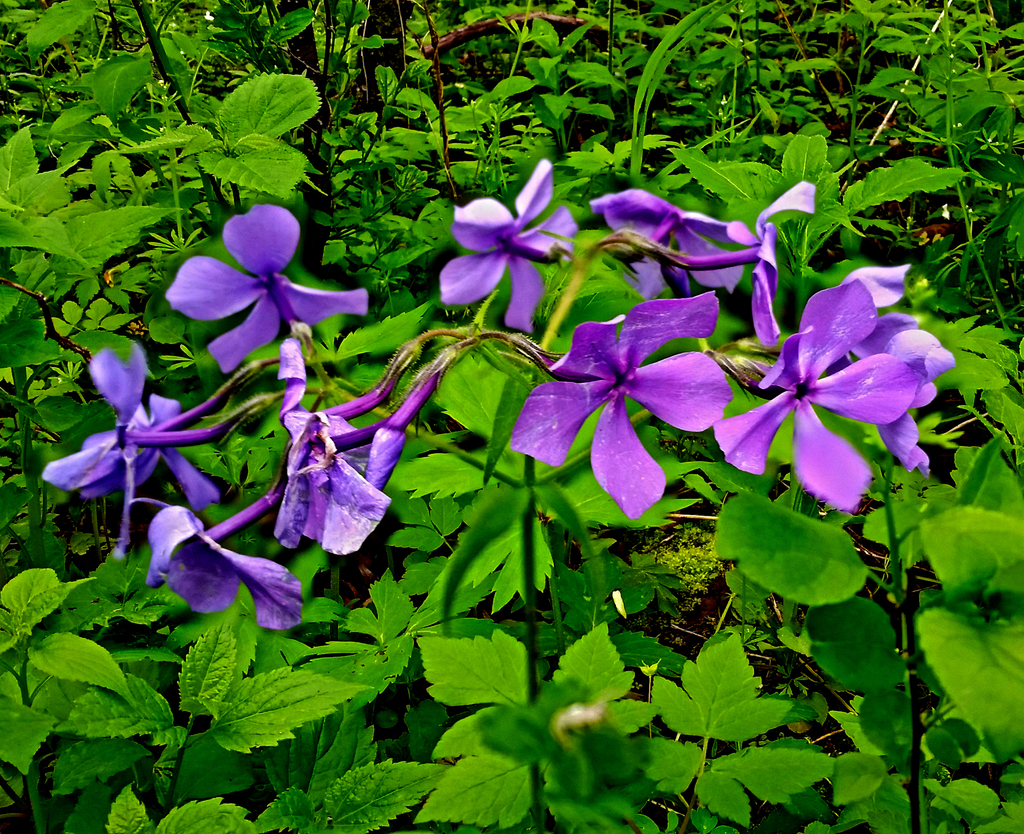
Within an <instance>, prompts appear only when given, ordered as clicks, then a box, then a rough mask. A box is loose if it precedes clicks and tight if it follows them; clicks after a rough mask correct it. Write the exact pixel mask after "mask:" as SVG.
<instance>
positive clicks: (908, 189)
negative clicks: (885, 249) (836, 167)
mask: <svg viewBox="0 0 1024 834" xmlns="http://www.w3.org/2000/svg"><path fill="white" fill-rule="evenodd" d="M963 176H964V172H963V171H961V170H960V169H959V168H936V167H935V166H933V165H932V164H931V163H930V162H927V161H926V160H924V159H921V158H920V157H916V156H915V157H910V158H909V159H900V160H898V161H896V162H894V163H893V164H892V165H890V166H889V167H887V168H876V169H875V170H874V171H871V172H870V173H869V174H868V175H867V176H866V177H864V179H863V180H861V181H860V182H855V183H853V184H851V185H850V187H849V188H848V189H846V195H845V196H844V198H843V206H844V208H846V209H848V210H849V212H850V213H851V214H854V213H856V212H859V211H863V210H864V209H866V208H870V207H871V206H877V205H878V204H879V203H885V202H888V201H890V200H895V201H897V202H899V201H901V200H905V199H907V197H909V196H910V195H911V194H916V193H917V192H919V191H924V192H925V193H927V194H934V193H935V192H936V191H945V190H946V189H947V188H952V187H953V186H955V185H956V184H957V183H958V182H959V181H960V180H961V179H963Z"/></svg>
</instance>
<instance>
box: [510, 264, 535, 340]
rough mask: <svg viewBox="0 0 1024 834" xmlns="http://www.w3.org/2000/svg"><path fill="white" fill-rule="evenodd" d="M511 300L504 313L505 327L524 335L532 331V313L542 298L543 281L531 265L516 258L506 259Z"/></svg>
mask: <svg viewBox="0 0 1024 834" xmlns="http://www.w3.org/2000/svg"><path fill="white" fill-rule="evenodd" d="M508 269H509V274H510V275H511V276H512V298H511V299H510V300H509V303H508V310H506V311H505V326H506V327H511V328H512V329H513V330H522V331H523V332H525V333H530V332H532V331H533V312H534V310H536V309H537V305H538V304H539V303H540V300H541V298H543V296H544V280H543V279H542V278H541V277H540V272H538V271H537V267H535V266H534V265H533V264H532V263H530V262H529V261H528V260H526V258H519V257H516V256H513V257H510V258H509V259H508Z"/></svg>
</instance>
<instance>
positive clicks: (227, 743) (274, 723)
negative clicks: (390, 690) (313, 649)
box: [209, 666, 365, 753]
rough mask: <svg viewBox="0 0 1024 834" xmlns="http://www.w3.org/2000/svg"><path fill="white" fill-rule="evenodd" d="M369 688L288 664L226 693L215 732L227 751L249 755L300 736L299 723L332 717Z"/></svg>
mask: <svg viewBox="0 0 1024 834" xmlns="http://www.w3.org/2000/svg"><path fill="white" fill-rule="evenodd" d="M363 689H365V687H364V686H363V685H362V684H358V683H347V682H342V681H338V680H335V679H333V678H328V677H325V676H324V675H317V674H314V673H313V672H306V671H302V670H299V671H295V670H293V669H292V668H291V667H288V666H285V667H283V668H281V669H275V670H274V671H272V672H266V673H264V674H261V675H253V676H252V677H251V678H243V679H242V680H241V681H239V682H237V683H235V684H234V685H233V686H232V687H231V688H230V689H229V690H228V691H227V693H226V694H225V695H224V699H223V700H222V701H221V703H220V706H219V708H218V712H217V714H216V717H215V718H214V721H213V724H212V725H211V726H210V731H209V732H210V735H211V736H212V737H213V738H214V739H216V740H217V743H218V744H220V745H221V746H222V747H224V748H225V749H226V750H237V751H239V752H241V753H248V752H249V751H250V750H251V749H252V748H253V747H269V746H271V745H274V744H277V743H278V742H279V741H282V740H284V739H286V738H294V737H295V736H294V733H293V732H292V731H293V730H295V729H296V728H297V727H300V726H301V725H303V724H305V723H306V722H307V721H312V720H313V719H314V718H323V717H324V716H325V715H329V714H330V713H332V712H334V710H335V709H336V708H337V705H338V704H339V703H341V702H342V701H346V700H348V699H350V698H352V697H353V696H354V695H356V694H357V693H359V692H360V691H362V690H363Z"/></svg>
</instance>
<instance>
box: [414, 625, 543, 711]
mask: <svg viewBox="0 0 1024 834" xmlns="http://www.w3.org/2000/svg"><path fill="white" fill-rule="evenodd" d="M419 646H420V651H421V653H422V654H423V668H424V670H425V675H426V678H427V680H428V681H430V683H431V684H432V685H431V687H430V695H431V697H432V698H434V700H436V701H440V702H441V703H442V704H448V705H449V706H464V705H469V704H523V703H526V646H524V645H523V644H522V643H520V642H519V641H517V640H516V639H515V638H514V637H510V636H509V635H507V634H505V633H504V632H503V631H496V632H495V633H494V634H493V635H492V637H491V639H489V640H488V639H487V638H485V637H474V638H473V639H466V638H463V639H452V638H448V637H421V638H420V639H419Z"/></svg>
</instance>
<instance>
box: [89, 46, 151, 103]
mask: <svg viewBox="0 0 1024 834" xmlns="http://www.w3.org/2000/svg"><path fill="white" fill-rule="evenodd" d="M151 74H152V70H151V69H150V63H149V56H146V55H117V56H115V57H113V58H108V59H107V60H106V61H104V62H102V63H101V64H100V65H99V67H98V68H97V69H96V71H95V72H93V73H92V74H91V76H90V77H91V80H92V94H93V98H95V99H96V103H97V104H98V105H99V106H100V110H102V111H103V112H104V113H106V114H107V115H108V116H109V117H110V118H111V119H116V118H117V117H118V116H120V115H121V113H122V112H123V111H124V109H125V108H126V107H127V106H128V103H129V102H130V101H131V100H132V97H133V96H134V95H135V94H136V93H137V92H138V91H139V90H140V89H142V85H143V84H145V83H146V81H148V80H149V78H150V75H151Z"/></svg>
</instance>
